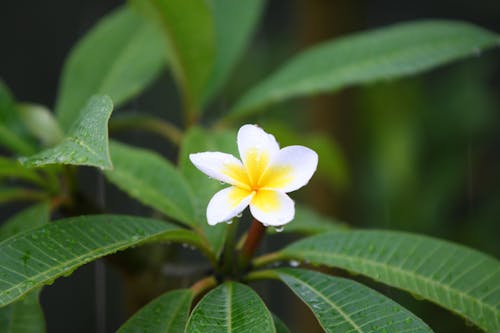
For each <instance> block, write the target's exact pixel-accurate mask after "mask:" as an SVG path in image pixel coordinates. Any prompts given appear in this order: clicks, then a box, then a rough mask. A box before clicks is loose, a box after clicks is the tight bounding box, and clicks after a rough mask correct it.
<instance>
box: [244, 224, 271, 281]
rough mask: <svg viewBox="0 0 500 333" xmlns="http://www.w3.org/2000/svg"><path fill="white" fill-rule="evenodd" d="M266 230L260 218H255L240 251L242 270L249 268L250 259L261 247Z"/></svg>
mask: <svg viewBox="0 0 500 333" xmlns="http://www.w3.org/2000/svg"><path fill="white" fill-rule="evenodd" d="M265 232H266V227H264V225H263V224H262V223H260V222H259V221H258V220H256V219H254V220H253V222H252V225H251V226H250V230H249V231H248V235H247V238H246V239H245V243H244V244H243V248H242V249H241V253H240V262H239V264H240V269H241V270H242V271H245V270H246V269H247V268H248V265H249V263H250V260H252V258H253V256H254V254H255V251H256V250H257V248H258V247H259V244H260V242H261V240H262V238H263V237H264V234H265Z"/></svg>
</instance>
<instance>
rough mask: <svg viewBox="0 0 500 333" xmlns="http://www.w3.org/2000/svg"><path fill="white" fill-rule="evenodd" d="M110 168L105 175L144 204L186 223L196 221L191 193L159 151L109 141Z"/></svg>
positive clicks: (180, 176) (192, 223) (189, 223)
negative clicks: (112, 167) (111, 164)
mask: <svg viewBox="0 0 500 333" xmlns="http://www.w3.org/2000/svg"><path fill="white" fill-rule="evenodd" d="M110 149H111V159H112V160H113V164H114V169H113V170H110V171H106V172H105V175H106V178H107V179H108V180H109V181H110V182H111V183H113V184H115V185H116V186H118V187H119V188H120V189H121V190H123V191H124V192H126V193H128V194H129V195H130V196H131V197H133V198H135V199H137V200H138V201H140V202H142V203H143V204H145V205H147V206H151V207H153V208H155V209H157V210H158V211H160V212H162V213H163V214H165V215H167V216H169V217H172V218H175V219H177V220H179V221H181V222H184V223H186V224H188V225H191V226H193V225H196V224H197V223H196V220H195V214H194V212H195V208H194V203H193V202H194V199H193V194H192V193H191V191H190V189H189V185H188V184H187V182H186V181H185V180H184V178H183V177H182V175H181V174H180V173H179V171H178V170H177V169H176V168H175V167H174V166H173V165H172V164H171V163H170V162H169V161H168V160H166V159H164V158H163V157H161V156H160V155H158V154H156V153H154V152H152V151H149V150H146V149H140V148H134V147H131V146H128V145H125V144H122V143H118V142H111V144H110Z"/></svg>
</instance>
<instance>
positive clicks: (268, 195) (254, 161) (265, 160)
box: [223, 148, 293, 211]
mask: <svg viewBox="0 0 500 333" xmlns="http://www.w3.org/2000/svg"><path fill="white" fill-rule="evenodd" d="M269 162H270V157H269V154H268V153H267V152H265V151H262V150H259V149H257V148H253V149H251V150H250V151H248V152H247V154H246V158H245V160H244V161H243V166H241V165H239V164H237V163H228V164H226V165H224V171H223V172H224V174H226V175H227V176H229V177H231V178H232V179H233V180H234V181H235V186H236V187H237V188H235V189H234V190H233V191H231V193H230V200H231V204H232V205H233V207H236V206H237V205H238V203H239V202H241V200H243V199H244V198H246V197H247V196H249V195H250V194H252V192H254V197H253V199H252V204H253V205H255V206H258V207H259V209H261V210H263V211H273V210H277V209H279V199H278V196H277V194H276V193H275V190H279V189H280V188H283V187H284V186H286V185H287V184H289V183H290V182H291V181H292V179H293V176H292V175H293V173H292V168H291V167H289V166H269Z"/></svg>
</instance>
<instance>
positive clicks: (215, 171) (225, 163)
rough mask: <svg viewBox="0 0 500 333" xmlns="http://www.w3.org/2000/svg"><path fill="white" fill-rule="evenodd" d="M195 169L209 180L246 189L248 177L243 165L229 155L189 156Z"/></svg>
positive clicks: (210, 153)
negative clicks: (209, 178) (212, 179)
mask: <svg viewBox="0 0 500 333" xmlns="http://www.w3.org/2000/svg"><path fill="white" fill-rule="evenodd" d="M189 159H190V160H191V162H193V164H194V165H195V167H197V168H198V169H199V170H200V171H201V172H203V173H204V174H206V175H208V176H209V177H211V178H214V179H217V180H219V181H221V182H224V183H228V184H231V185H238V186H240V187H243V188H246V187H248V177H247V175H246V172H245V169H244V168H243V164H242V163H241V161H240V160H239V159H237V158H236V157H234V156H233V155H231V154H225V153H219V152H205V153H196V154H190V155H189Z"/></svg>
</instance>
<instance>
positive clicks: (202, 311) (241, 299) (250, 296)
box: [186, 281, 276, 333]
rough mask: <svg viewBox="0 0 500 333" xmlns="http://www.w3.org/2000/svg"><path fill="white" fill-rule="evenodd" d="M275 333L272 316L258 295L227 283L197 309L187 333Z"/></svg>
mask: <svg viewBox="0 0 500 333" xmlns="http://www.w3.org/2000/svg"><path fill="white" fill-rule="evenodd" d="M218 332H221V333H222V332H224V333H250V332H269V333H274V332H276V330H275V327H274V322H273V317H272V315H271V313H269V311H268V310H267V308H266V306H265V305H264V302H263V301H262V300H261V299H260V297H259V295H257V294H256V293H255V291H253V290H252V289H251V288H250V287H248V286H246V285H243V284H240V283H237V282H230V281H228V282H224V283H223V284H221V285H220V286H218V287H217V288H215V289H214V290H212V291H210V292H209V293H208V294H207V295H205V297H203V299H202V300H201V301H200V302H199V303H198V305H197V306H196V307H195V308H194V310H193V312H192V314H191V317H190V318H189V322H188V325H187V328H186V333H218Z"/></svg>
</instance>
